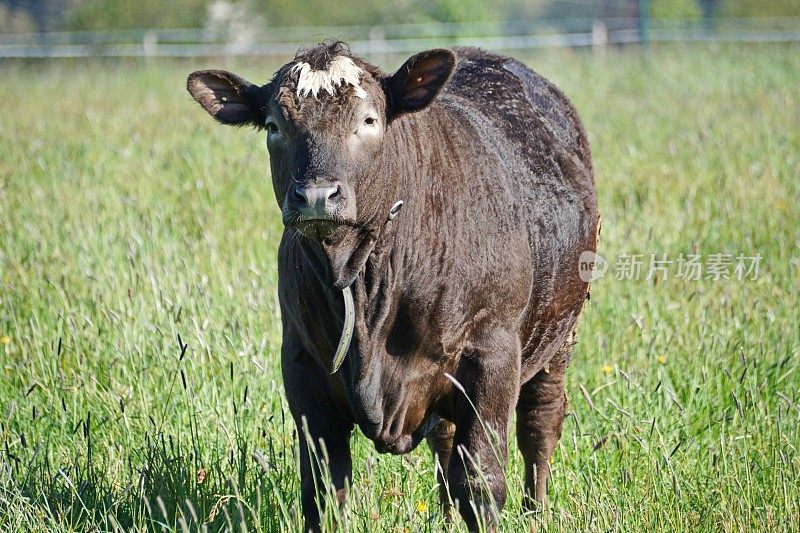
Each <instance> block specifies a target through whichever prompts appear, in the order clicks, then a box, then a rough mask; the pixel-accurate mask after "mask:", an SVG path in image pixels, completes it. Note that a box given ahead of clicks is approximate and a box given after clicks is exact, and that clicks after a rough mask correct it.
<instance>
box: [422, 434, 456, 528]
mask: <svg viewBox="0 0 800 533" xmlns="http://www.w3.org/2000/svg"><path fill="white" fill-rule="evenodd" d="M455 434H456V426H455V424H453V423H452V422H449V421H447V420H440V421H439V423H438V424H436V427H434V428H433V430H431V432H430V433H428V436H427V437H426V440H427V441H428V447H429V448H430V449H431V453H432V454H433V462H434V466H435V468H436V481H437V482H438V483H439V502H440V503H441V505H442V510H443V511H444V515H445V518H447V520H448V521H449V520H450V519H451V518H452V510H451V508H450V495H449V494H448V489H447V468H448V466H449V464H450V455H451V453H452V452H453V437H454V436H455Z"/></svg>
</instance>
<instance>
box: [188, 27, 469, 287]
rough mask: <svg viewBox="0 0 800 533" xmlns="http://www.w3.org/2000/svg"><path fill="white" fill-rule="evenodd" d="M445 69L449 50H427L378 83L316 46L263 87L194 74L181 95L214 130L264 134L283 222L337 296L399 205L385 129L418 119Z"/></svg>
mask: <svg viewBox="0 0 800 533" xmlns="http://www.w3.org/2000/svg"><path fill="white" fill-rule="evenodd" d="M455 62H456V60H455V56H454V55H453V53H452V52H450V51H449V50H429V51H427V52H422V53H419V54H417V55H415V56H413V57H411V58H410V59H408V61H406V62H405V64H404V65H403V66H402V67H400V69H399V70H398V71H397V72H396V73H395V74H393V75H387V74H384V73H383V72H381V71H380V70H379V69H378V68H376V67H374V66H372V65H369V64H367V63H365V62H364V61H362V60H360V59H358V58H355V57H352V56H351V55H350V54H349V53H348V51H347V48H346V47H345V46H344V45H343V44H342V43H338V42H336V43H323V44H320V45H318V46H316V47H314V48H310V49H307V50H302V51H300V52H299V53H298V54H297V56H296V57H295V59H294V61H292V62H290V63H288V64H287V65H284V66H283V67H282V68H281V69H279V70H278V72H276V73H275V75H274V77H273V78H272V80H271V81H270V82H269V83H267V84H266V85H264V86H257V85H254V84H252V83H250V82H248V81H246V80H244V79H242V78H240V77H239V76H236V75H235V74H231V73H230V72H226V71H220V70H203V71H198V72H194V73H193V74H191V75H190V76H189V79H188V82H187V89H188V90H189V92H190V93H191V94H192V96H193V97H194V99H195V100H197V102H199V103H200V105H202V106H203V108H204V109H205V110H206V111H207V112H208V113H209V114H210V115H211V116H213V117H214V118H215V119H217V121H219V122H221V123H223V124H229V125H235V126H241V125H249V126H254V127H256V128H258V129H263V130H266V132H267V147H268V149H269V153H270V165H271V168H272V181H273V185H274V189H275V195H276V198H277V200H278V204H279V205H280V207H281V209H282V211H283V222H284V224H285V225H286V226H287V227H289V228H293V229H295V230H297V231H298V232H300V233H301V234H302V235H304V236H305V237H307V238H310V239H314V240H316V241H318V242H319V243H320V245H321V247H322V249H323V251H324V253H325V255H326V257H327V259H328V262H329V267H330V269H331V274H332V282H333V284H334V285H335V286H337V287H340V288H341V287H345V286H347V285H349V284H350V283H352V281H353V279H354V278H355V276H356V275H357V274H358V271H359V270H360V268H361V266H362V265H363V262H364V261H365V260H366V256H367V255H368V254H369V251H370V249H371V244H370V243H371V242H374V238H375V235H377V232H379V231H380V228H381V227H382V226H383V224H384V223H385V222H386V219H387V214H388V211H389V209H390V207H391V206H392V204H393V203H394V202H395V201H396V200H398V199H401V198H400V197H398V193H399V191H398V190H397V181H396V176H394V175H392V168H391V166H389V165H388V164H387V157H386V155H387V151H390V150H391V147H389V146H388V144H389V143H386V142H385V140H386V137H387V132H388V130H389V128H391V127H392V124H393V122H394V121H395V119H397V118H398V117H400V116H402V115H404V114H407V113H414V112H417V111H420V110H422V109H425V108H426V107H427V106H428V105H429V104H430V103H431V101H433V99H434V98H435V97H436V96H437V95H438V94H439V92H440V91H441V90H442V87H443V86H444V85H445V83H446V82H447V80H448V79H449V78H450V75H451V73H452V72H453V69H454V67H455ZM400 196H402V194H401V195H400Z"/></svg>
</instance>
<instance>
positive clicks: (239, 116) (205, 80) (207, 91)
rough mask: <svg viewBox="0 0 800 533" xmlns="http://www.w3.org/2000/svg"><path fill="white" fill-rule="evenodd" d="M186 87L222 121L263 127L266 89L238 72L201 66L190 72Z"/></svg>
mask: <svg viewBox="0 0 800 533" xmlns="http://www.w3.org/2000/svg"><path fill="white" fill-rule="evenodd" d="M186 90H187V91H189V94H191V95H192V97H193V98H194V99H195V100H197V103H199V104H200V105H201V106H203V109H205V110H206V111H207V112H208V114H209V115H211V116H212V117H214V118H215V119H217V121H219V122H221V123H222V124H228V125H231V126H255V127H258V128H263V127H264V121H265V120H266V111H265V109H266V95H265V91H264V89H263V88H262V87H258V86H257V85H254V84H252V83H250V82H249V81H247V80H245V79H242V78H240V77H239V76H237V75H236V74H232V73H230V72H227V71H225V70H198V71H197V72H192V73H191V74H190V75H189V79H187V80H186Z"/></svg>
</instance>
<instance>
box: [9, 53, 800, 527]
mask: <svg viewBox="0 0 800 533" xmlns="http://www.w3.org/2000/svg"><path fill="white" fill-rule="evenodd" d="M288 59H289V58H287V60H288ZM400 59H401V58H397V60H396V61H393V62H392V63H391V66H396V65H398V64H399V61H400ZM524 59H525V60H526V62H527V63H528V64H529V65H530V66H531V67H532V68H534V69H535V70H537V71H539V72H541V73H542V74H544V75H545V76H547V77H548V78H550V79H551V80H553V81H555V82H556V83H557V84H558V85H559V86H560V87H561V88H563V90H564V91H565V92H566V94H567V95H568V96H569V97H570V98H571V99H572V100H573V102H574V103H575V105H576V106H577V108H578V110H579V112H580V113H581V116H582V118H583V120H584V123H585V125H586V128H587V130H588V131H589V135H590V140H591V144H592V150H593V154H594V158H595V170H596V180H597V186H598V194H599V204H600V210H601V212H602V214H603V230H602V234H601V242H600V248H599V253H600V255H602V256H603V257H605V258H606V259H607V260H608V262H609V270H608V271H607V273H606V275H605V277H603V278H602V279H599V280H598V281H596V282H595V283H594V286H593V289H592V295H591V300H590V301H589V302H588V304H587V306H586V308H585V312H584V315H583V318H582V322H581V326H580V330H579V337H578V345H577V348H576V350H575V353H574V358H573V363H572V366H571V367H570V371H569V375H568V386H567V391H568V396H569V409H568V411H569V414H568V416H567V418H566V420H565V423H564V431H563V434H562V438H561V441H560V444H559V447H558V448H557V450H556V453H555V456H554V460H553V478H552V484H551V487H550V503H549V505H548V507H547V508H546V509H544V510H542V511H541V512H539V513H537V514H535V515H530V516H523V515H522V514H521V507H522V506H521V494H522V466H521V459H520V457H519V455H518V452H517V451H516V445H515V444H512V445H511V447H510V458H511V459H510V463H509V466H508V488H509V499H508V502H507V505H506V509H505V511H504V512H503V514H502V522H501V530H502V531H527V530H530V529H531V528H534V529H535V530H538V531H748V530H755V531H792V530H794V531H797V530H798V529H800V429H799V428H800V373H799V372H798V366H800V305H798V301H800V179H799V178H800V176H799V175H798V174H799V173H800V91H798V88H799V87H800V47H798V46H796V45H795V46H788V45H787V46H783V45H750V46H734V45H728V46H721V47H720V46H700V45H697V46H679V45H675V46H667V47H652V48H651V49H649V50H647V51H644V52H643V51H640V50H637V49H622V50H611V51H609V52H608V53H607V54H605V55H600V54H592V53H590V52H582V51H578V52H571V51H542V52H538V53H535V54H527V55H525V56H524ZM211 66H216V67H221V66H227V67H228V68H230V69H231V70H234V71H236V72H238V73H241V74H243V75H245V76H246V77H248V78H249V79H251V80H252V81H261V82H263V81H266V80H267V79H268V78H269V77H270V76H271V74H272V72H273V71H274V69H275V67H276V66H277V65H275V64H269V63H268V62H265V61H263V60H259V59H251V60H244V59H240V60H236V61H233V62H228V63H226V62H225V61H222V60H219V61H213V62H212V61H210V60H196V61H190V60H184V61H167V60H164V61H155V62H151V63H144V62H124V63H120V62H100V61H77V62H52V63H37V62H33V63H25V64H23V63H5V64H0V77H2V80H3V81H2V82H0V443H1V444H0V530H2V531H42V530H52V531H73V530H78V531H84V530H121V529H124V530H142V529H148V530H162V529H163V530H177V531H189V530H192V531H194V530H198V529H202V528H206V529H207V530H208V531H225V530H231V531H232V530H244V529H246V530H251V531H299V530H300V529H301V524H302V522H301V520H300V513H299V487H298V478H297V473H296V472H297V470H296V466H295V464H296V461H297V459H296V456H297V453H298V451H297V448H296V445H295V444H294V432H295V431H296V430H295V427H294V424H293V423H292V421H291V419H290V417H289V414H288V410H287V407H286V401H285V399H284V397H283V391H282V385H281V381H280V363H279V352H280V338H281V337H280V329H281V326H280V314H279V309H278V303H277V290H276V284H277V272H276V257H275V256H276V250H277V244H278V242H279V239H280V235H281V231H282V226H281V223H280V215H279V210H278V208H277V205H276V202H275V198H274V195H273V192H272V188H271V183H270V179H269V166H268V156H267V152H266V148H265V143H264V135H263V134H260V133H258V134H257V133H253V132H250V131H247V130H244V129H240V130H236V129H228V128H223V127H221V126H218V125H216V124H214V123H213V121H212V120H211V119H209V118H208V116H207V115H206V114H205V113H203V111H202V110H201V109H200V108H199V107H198V106H197V105H196V104H195V103H194V102H193V101H192V100H191V98H190V97H189V95H188V94H187V93H186V91H185V89H184V83H185V78H186V75H187V74H188V73H189V72H191V71H192V70H195V69H198V68H205V67H211ZM651 254H657V255H656V258H657V259H658V260H666V261H672V263H665V262H663V261H662V263H659V266H660V267H661V268H659V269H656V270H654V271H652V272H651V268H650V267H651V266H652V261H651ZM695 256H699V257H695ZM739 256H744V257H747V258H753V257H759V258H760V259H758V261H757V262H756V261H755V260H753V261H750V263H748V265H747V266H748V268H749V267H751V266H752V263H753V262H756V263H757V265H758V273H757V275H756V273H755V272H754V271H753V269H752V268H749V270H747V271H745V272H742V271H741V270H736V265H737V264H738V263H739V260H738V259H737V258H738V257H739ZM690 257H695V259H696V260H697V261H700V263H701V267H702V268H703V270H702V272H701V275H700V276H699V278H700V279H693V278H692V277H690V276H686V275H685V274H686V262H685V260H687V259H688V258H690ZM637 258H638V259H639V260H641V263H642V267H641V268H642V270H641V273H640V274H638V275H637V273H636V272H635V271H633V272H631V275H628V272H629V270H628V269H626V267H625V265H626V264H628V263H630V264H635V263H636V259H637ZM697 261H695V262H697ZM714 265H717V266H714ZM721 266H724V267H726V268H725V269H724V270H722V269H721ZM726 273H727V274H728V276H727V278H726V277H725V275H724V274H726ZM628 278H633V279H628ZM715 278H720V279H715ZM352 440H353V446H354V450H355V456H354V480H353V483H354V484H353V490H352V493H351V497H350V500H349V502H348V503H347V504H346V506H345V507H344V508H343V509H341V510H335V509H334V510H332V511H330V512H329V513H328V515H327V517H326V520H327V523H328V524H329V525H330V524H333V523H334V521H338V522H339V523H340V524H341V525H342V526H343V528H342V530H347V531H398V532H404V531H439V530H443V529H447V528H448V527H452V528H453V529H456V530H460V529H463V526H462V525H461V524H460V522H456V523H455V524H454V525H453V526H447V525H446V524H445V522H444V519H443V516H442V513H441V512H440V511H439V510H438V507H437V504H436V494H437V490H436V485H435V480H434V474H433V463H432V460H431V458H430V456H429V454H428V452H427V450H426V449H425V447H424V446H421V447H420V448H418V449H417V450H415V451H414V452H412V453H411V454H409V455H408V456H405V457H394V456H386V455H379V454H377V453H376V452H375V450H374V448H373V447H372V445H371V443H370V442H369V441H367V440H366V439H365V438H364V437H363V436H361V435H360V434H358V433H355V434H354V435H353V437H352ZM512 440H513V439H512Z"/></svg>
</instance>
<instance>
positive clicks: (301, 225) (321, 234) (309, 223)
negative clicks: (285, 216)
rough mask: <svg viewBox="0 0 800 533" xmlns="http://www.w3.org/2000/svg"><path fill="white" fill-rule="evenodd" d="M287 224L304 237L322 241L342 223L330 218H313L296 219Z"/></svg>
mask: <svg viewBox="0 0 800 533" xmlns="http://www.w3.org/2000/svg"><path fill="white" fill-rule="evenodd" d="M287 225H288V226H289V227H293V228H294V229H296V230H297V231H298V232H300V234H301V235H303V236H304V237H307V238H309V239H313V240H315V241H322V240H324V239H327V238H329V237H330V236H331V235H333V232H334V231H336V229H337V228H338V227H339V226H341V225H342V224H341V223H340V222H337V221H336V220H333V219H330V218H314V219H303V220H298V221H295V222H293V223H290V224H287Z"/></svg>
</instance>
